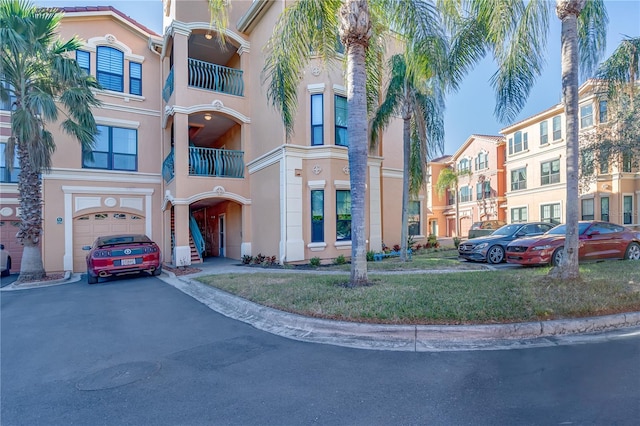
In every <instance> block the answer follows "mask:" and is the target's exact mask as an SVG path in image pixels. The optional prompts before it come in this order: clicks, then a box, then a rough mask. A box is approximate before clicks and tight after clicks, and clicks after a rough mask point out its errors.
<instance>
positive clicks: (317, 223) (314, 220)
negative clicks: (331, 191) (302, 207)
mask: <svg viewBox="0 0 640 426" xmlns="http://www.w3.org/2000/svg"><path fill="white" fill-rule="evenodd" d="M311 242H312V243H322V242H324V190H322V189H316V190H313V191H311Z"/></svg>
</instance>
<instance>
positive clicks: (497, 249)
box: [487, 246, 504, 263]
mask: <svg viewBox="0 0 640 426" xmlns="http://www.w3.org/2000/svg"><path fill="white" fill-rule="evenodd" d="M503 260H504V249H503V248H502V247H501V246H492V247H491V248H490V249H489V251H488V252H487V263H500V262H502V261H503Z"/></svg>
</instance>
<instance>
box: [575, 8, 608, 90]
mask: <svg viewBox="0 0 640 426" xmlns="http://www.w3.org/2000/svg"><path fill="white" fill-rule="evenodd" d="M608 23H609V16H608V14H607V9H606V7H605V5H604V1H603V0H589V1H587V2H586V3H585V6H584V9H582V12H580V15H579V16H578V53H579V55H580V75H581V76H583V77H589V76H591V75H592V74H593V72H594V70H595V69H596V67H597V66H598V63H599V62H600V58H602V55H603V54H604V52H605V50H606V47H607V25H608Z"/></svg>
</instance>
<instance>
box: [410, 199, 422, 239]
mask: <svg viewBox="0 0 640 426" xmlns="http://www.w3.org/2000/svg"><path fill="white" fill-rule="evenodd" d="M407 219H408V225H409V235H420V201H409V209H408V212H407Z"/></svg>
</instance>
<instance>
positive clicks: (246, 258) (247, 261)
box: [242, 254, 253, 265]
mask: <svg viewBox="0 0 640 426" xmlns="http://www.w3.org/2000/svg"><path fill="white" fill-rule="evenodd" d="M252 260H253V256H250V255H248V254H245V255H244V256H242V264H243V265H248V264H250V263H251V261H252Z"/></svg>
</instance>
